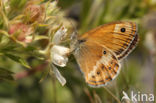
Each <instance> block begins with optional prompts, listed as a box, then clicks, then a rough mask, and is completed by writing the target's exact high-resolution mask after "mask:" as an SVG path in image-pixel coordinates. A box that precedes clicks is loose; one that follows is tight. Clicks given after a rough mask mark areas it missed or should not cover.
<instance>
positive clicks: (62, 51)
mask: <svg viewBox="0 0 156 103" xmlns="http://www.w3.org/2000/svg"><path fill="white" fill-rule="evenodd" d="M69 53H70V49H69V48H66V47H64V46H59V45H54V46H53V47H52V48H51V60H52V62H53V63H54V64H55V65H58V66H60V67H65V66H66V63H67V62H68V57H67V56H68V54H69Z"/></svg>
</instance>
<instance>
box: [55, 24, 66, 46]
mask: <svg viewBox="0 0 156 103" xmlns="http://www.w3.org/2000/svg"><path fill="white" fill-rule="evenodd" d="M66 35H67V29H66V28H65V27H64V26H62V27H61V28H60V29H59V30H58V31H57V32H56V33H55V34H54V37H53V40H52V42H53V43H54V44H60V43H61V41H62V40H63V39H64V38H65V37H66Z"/></svg>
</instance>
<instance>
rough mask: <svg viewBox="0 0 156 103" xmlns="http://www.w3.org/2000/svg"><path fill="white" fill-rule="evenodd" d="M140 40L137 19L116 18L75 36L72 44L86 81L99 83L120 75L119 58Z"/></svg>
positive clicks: (124, 55)
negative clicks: (117, 20) (122, 19)
mask: <svg viewBox="0 0 156 103" xmlns="http://www.w3.org/2000/svg"><path fill="white" fill-rule="evenodd" d="M137 41H138V35H137V25H136V24H135V23H132V22H114V23H110V24H106V25H103V26H99V27H97V28H95V29H93V30H91V31H89V32H87V33H85V34H84V35H82V36H80V37H79V38H78V39H77V38H76V36H74V40H73V41H72V42H71V48H72V49H73V48H74V49H73V50H74V52H73V54H74V56H75V58H76V60H77V62H78V64H79V66H80V68H81V71H82V72H83V73H84V76H85V80H86V82H87V83H88V84H89V85H91V86H95V87H100V86H103V85H104V84H106V83H107V82H109V81H111V80H112V79H114V78H115V77H116V76H117V74H118V72H119V70H120V63H119V60H121V59H123V58H124V57H126V56H127V55H128V54H129V53H130V52H131V51H132V49H134V48H135V46H136V43H137Z"/></svg>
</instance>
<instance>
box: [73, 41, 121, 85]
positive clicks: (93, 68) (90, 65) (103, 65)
mask: <svg viewBox="0 0 156 103" xmlns="http://www.w3.org/2000/svg"><path fill="white" fill-rule="evenodd" d="M74 55H75V57H76V60H77V62H78V64H79V66H80V68H81V71H82V72H83V73H84V76H85V80H86V82H87V83H88V84H89V85H90V86H94V87H100V86H103V85H105V84H106V83H108V82H109V81H111V80H112V79H114V78H115V77H116V76H117V74H118V72H119V68H120V64H119V62H118V60H117V58H116V57H115V56H114V55H113V53H111V51H109V50H108V49H106V48H105V47H103V46H101V45H98V44H96V43H94V42H90V41H86V42H85V43H83V44H81V45H80V47H79V49H77V50H76V51H75V52H74Z"/></svg>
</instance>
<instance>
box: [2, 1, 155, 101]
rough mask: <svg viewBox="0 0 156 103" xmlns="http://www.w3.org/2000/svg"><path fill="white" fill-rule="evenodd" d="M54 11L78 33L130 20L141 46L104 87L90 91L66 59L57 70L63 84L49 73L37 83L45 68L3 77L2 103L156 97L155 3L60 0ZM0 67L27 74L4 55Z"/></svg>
mask: <svg viewBox="0 0 156 103" xmlns="http://www.w3.org/2000/svg"><path fill="white" fill-rule="evenodd" d="M11 1H13V0H11ZM16 1H17V3H18V0H16ZM45 1H48V0H45ZM49 1H50V0H49ZM21 5H22V4H21ZM16 7H17V8H18V7H19V8H20V6H16ZM58 7H59V8H60V9H61V11H62V12H63V13H64V14H65V17H66V18H68V19H72V20H73V21H74V22H75V23H74V25H73V26H74V28H76V30H77V31H78V33H79V34H83V33H85V32H87V31H88V30H90V29H92V28H95V27H97V26H98V25H101V24H105V23H109V22H113V21H134V22H136V23H137V24H138V25H139V38H140V41H139V44H138V46H137V47H136V49H135V50H134V51H133V52H132V53H131V54H130V55H129V56H128V58H127V59H125V60H124V61H123V63H122V69H121V72H120V74H119V76H118V77H117V78H116V79H115V80H114V81H113V82H111V83H109V84H108V85H107V86H106V87H105V88H91V87H89V86H88V85H87V84H86V83H85V81H84V78H83V76H82V74H81V73H80V71H79V68H78V65H77V63H76V61H75V59H74V57H73V56H70V57H69V62H68V64H67V66H66V67H64V68H60V67H58V68H59V71H60V72H61V74H62V75H63V76H64V77H65V78H66V80H67V83H66V85H65V86H61V84H60V83H59V82H58V81H57V79H56V78H55V76H49V75H48V76H46V78H44V80H43V81H42V82H39V81H40V79H41V78H42V76H43V75H44V73H46V70H45V72H44V73H43V72H38V73H35V74H34V75H31V76H29V77H26V78H24V79H21V80H17V81H10V79H11V78H12V77H7V78H9V80H8V79H6V80H3V79H2V80H1V79H0V103H117V101H116V99H115V97H116V98H118V100H121V98H122V97H123V94H122V92H123V91H125V92H126V93H127V94H128V95H130V93H131V91H135V92H138V91H140V92H141V93H154V94H155V95H156V0H59V1H58ZM68 19H67V20H68ZM67 22H70V20H69V21H67ZM29 63H30V64H31V65H33V66H36V65H38V64H40V61H36V60H35V58H34V57H31V58H29ZM0 67H2V68H3V67H4V68H7V69H8V70H10V71H12V72H14V73H17V72H20V71H23V70H26V69H25V68H22V67H21V66H19V64H17V63H15V62H14V61H12V60H10V59H7V58H5V57H0ZM8 72H9V71H8ZM0 75H2V76H3V73H1V74H0ZM110 92H111V93H110ZM114 96H115V97H114ZM118 102H119V101H118Z"/></svg>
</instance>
